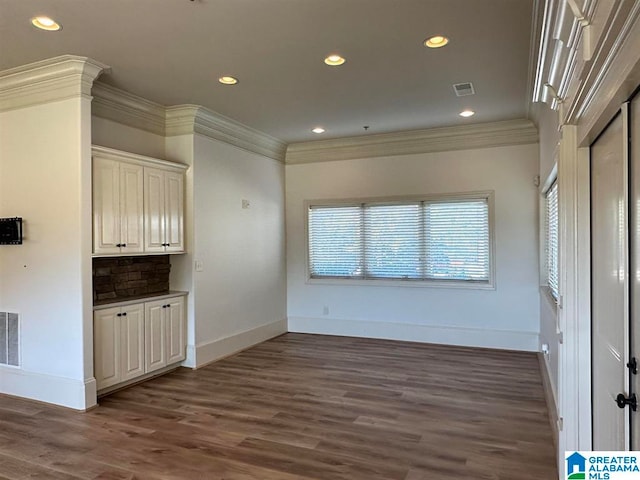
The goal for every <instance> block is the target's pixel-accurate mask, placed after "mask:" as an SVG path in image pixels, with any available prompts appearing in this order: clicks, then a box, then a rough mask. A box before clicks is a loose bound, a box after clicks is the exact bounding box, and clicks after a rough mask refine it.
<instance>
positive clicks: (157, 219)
mask: <svg viewBox="0 0 640 480" xmlns="http://www.w3.org/2000/svg"><path fill="white" fill-rule="evenodd" d="M164 190H165V179H164V172H163V171H162V170H157V169H155V168H145V169H144V238H145V245H144V250H145V252H164V251H165V245H164V244H165V243H166V241H165V192H164Z"/></svg>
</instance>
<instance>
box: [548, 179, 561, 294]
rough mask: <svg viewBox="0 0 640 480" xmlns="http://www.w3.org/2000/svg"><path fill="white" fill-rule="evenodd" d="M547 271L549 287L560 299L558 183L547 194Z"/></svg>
mask: <svg viewBox="0 0 640 480" xmlns="http://www.w3.org/2000/svg"><path fill="white" fill-rule="evenodd" d="M545 230H546V242H545V243H546V244H545V254H546V270H547V285H548V286H549V289H550V290H551V294H552V295H553V297H554V298H555V299H557V298H558V183H557V182H555V183H554V184H553V185H552V186H551V188H550V189H549V190H548V191H547V194H546V215H545Z"/></svg>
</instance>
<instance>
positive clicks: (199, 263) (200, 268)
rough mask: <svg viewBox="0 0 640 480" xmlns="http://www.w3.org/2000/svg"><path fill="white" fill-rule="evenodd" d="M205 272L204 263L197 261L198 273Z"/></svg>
mask: <svg viewBox="0 0 640 480" xmlns="http://www.w3.org/2000/svg"><path fill="white" fill-rule="evenodd" d="M203 271H204V263H202V262H201V261H200V260H196V272H203Z"/></svg>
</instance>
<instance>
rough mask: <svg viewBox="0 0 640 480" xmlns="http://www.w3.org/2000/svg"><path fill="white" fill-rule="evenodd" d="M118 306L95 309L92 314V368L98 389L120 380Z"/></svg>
mask: <svg viewBox="0 0 640 480" xmlns="http://www.w3.org/2000/svg"><path fill="white" fill-rule="evenodd" d="M119 313H120V308H108V309H105V310H96V311H95V312H94V314H93V345H94V348H93V350H94V351H93V368H94V375H95V377H96V388H97V389H98V390H100V389H102V388H106V387H110V386H111V385H115V384H116V383H118V382H120V381H121V380H122V375H121V366H120V365H121V362H120V359H121V351H120V350H121V349H120V345H121V343H120V342H121V340H120V318H121V317H118V316H117V314H119Z"/></svg>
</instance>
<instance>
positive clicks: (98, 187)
mask: <svg viewBox="0 0 640 480" xmlns="http://www.w3.org/2000/svg"><path fill="white" fill-rule="evenodd" d="M142 174H143V168H142V167H140V166H138V165H128V164H124V163H120V162H117V161H114V160H109V159H106V158H100V157H95V158H94V160H93V238H94V253H96V254H111V253H113V254H123V253H140V252H142V250H143V245H144V244H143V239H144V237H143V230H142V229H143V218H142V215H143V196H142V184H143V175H142Z"/></svg>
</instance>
